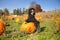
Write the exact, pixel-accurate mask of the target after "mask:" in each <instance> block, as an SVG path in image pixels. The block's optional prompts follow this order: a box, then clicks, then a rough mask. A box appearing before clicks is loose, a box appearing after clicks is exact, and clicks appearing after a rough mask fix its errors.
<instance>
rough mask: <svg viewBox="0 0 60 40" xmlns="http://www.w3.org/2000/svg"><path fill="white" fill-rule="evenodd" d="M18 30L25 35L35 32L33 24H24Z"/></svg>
mask: <svg viewBox="0 0 60 40" xmlns="http://www.w3.org/2000/svg"><path fill="white" fill-rule="evenodd" d="M20 30H21V31H24V32H26V33H33V32H34V31H35V30H36V28H35V24H34V23H33V22H29V23H26V22H24V23H23V24H22V26H21V27H20Z"/></svg>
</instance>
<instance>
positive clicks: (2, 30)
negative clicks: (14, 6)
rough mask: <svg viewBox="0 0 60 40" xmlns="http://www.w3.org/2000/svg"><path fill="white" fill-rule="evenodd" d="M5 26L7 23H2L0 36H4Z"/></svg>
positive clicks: (0, 24) (0, 23) (0, 22)
mask: <svg viewBox="0 0 60 40" xmlns="http://www.w3.org/2000/svg"><path fill="white" fill-rule="evenodd" d="M5 26H6V24H5V22H3V21H0V35H2V34H3V32H4V29H5Z"/></svg>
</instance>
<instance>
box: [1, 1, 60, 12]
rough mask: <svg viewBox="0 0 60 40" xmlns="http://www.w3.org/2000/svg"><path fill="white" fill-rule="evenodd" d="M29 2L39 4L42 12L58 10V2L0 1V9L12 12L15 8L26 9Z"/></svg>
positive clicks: (59, 7)
mask: <svg viewBox="0 0 60 40" xmlns="http://www.w3.org/2000/svg"><path fill="white" fill-rule="evenodd" d="M31 2H35V3H37V4H39V5H40V6H41V8H42V9H43V10H44V11H50V10H55V9H60V0H0V9H2V10H3V9H4V8H7V9H8V10H9V11H10V12H12V11H13V9H17V8H28V7H29V6H30V4H31Z"/></svg>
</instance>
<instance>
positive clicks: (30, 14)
mask: <svg viewBox="0 0 60 40" xmlns="http://www.w3.org/2000/svg"><path fill="white" fill-rule="evenodd" d="M26 22H34V23H35V26H36V30H37V32H40V26H39V24H40V22H39V21H37V20H36V19H35V9H34V8H30V9H29V11H28V19H27V20H26Z"/></svg>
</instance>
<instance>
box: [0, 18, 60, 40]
mask: <svg viewBox="0 0 60 40" xmlns="http://www.w3.org/2000/svg"><path fill="white" fill-rule="evenodd" d="M6 22H7V23H8V24H9V26H6V30H5V31H4V34H3V35H1V36H0V40H60V34H59V33H57V34H55V32H56V31H57V30H58V29H57V28H58V27H57V26H56V25H55V24H54V21H53V20H50V19H49V20H48V19H44V20H42V21H40V28H41V32H40V33H37V32H35V33H33V34H27V35H24V36H22V37H21V35H22V34H21V32H20V27H21V24H22V23H23V22H24V20H20V21H19V22H18V23H17V22H15V20H7V21H6Z"/></svg>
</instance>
